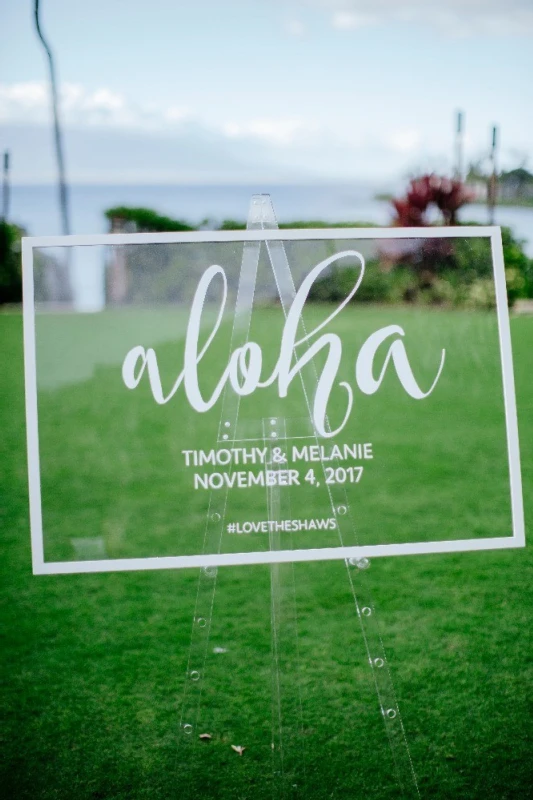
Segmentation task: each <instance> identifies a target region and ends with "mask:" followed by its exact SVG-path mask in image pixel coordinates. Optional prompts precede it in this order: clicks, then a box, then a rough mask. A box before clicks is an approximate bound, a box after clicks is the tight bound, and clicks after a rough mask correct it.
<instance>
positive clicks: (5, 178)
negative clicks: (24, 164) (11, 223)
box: [2, 150, 10, 222]
mask: <svg viewBox="0 0 533 800" xmlns="http://www.w3.org/2000/svg"><path fill="white" fill-rule="evenodd" d="M9 199H10V186H9V151H8V150H6V151H5V153H4V166H3V170H2V221H3V222H8V217H9Z"/></svg>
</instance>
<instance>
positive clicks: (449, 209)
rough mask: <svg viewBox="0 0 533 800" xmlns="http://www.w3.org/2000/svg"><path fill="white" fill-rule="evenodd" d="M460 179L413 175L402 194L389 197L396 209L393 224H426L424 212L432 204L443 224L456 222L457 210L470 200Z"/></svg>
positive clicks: (404, 225) (416, 225) (469, 193)
mask: <svg viewBox="0 0 533 800" xmlns="http://www.w3.org/2000/svg"><path fill="white" fill-rule="evenodd" d="M472 199H473V198H472V194H471V192H470V191H469V190H468V189H467V188H466V186H465V185H464V183H463V182H462V181H459V180H456V179H452V178H444V177H441V176H439V175H434V174H431V175H422V176H421V177H420V178H413V179H412V180H411V181H410V182H409V186H408V189H407V192H406V195H405V197H401V198H399V199H395V200H392V204H393V206H394V208H395V211H396V216H395V218H394V220H393V224H394V225H398V226H400V227H410V226H415V227H419V226H424V225H428V224H429V222H428V219H427V211H428V209H429V207H430V206H431V205H432V204H433V205H435V206H436V207H437V208H438V209H439V211H440V212H441V214H442V217H443V221H444V224H445V225H456V224H457V211H458V210H459V209H460V208H461V206H464V205H465V204H466V203H468V202H470V200H472Z"/></svg>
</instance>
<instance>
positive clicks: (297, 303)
mask: <svg viewBox="0 0 533 800" xmlns="http://www.w3.org/2000/svg"><path fill="white" fill-rule="evenodd" d="M342 258H351V259H354V258H355V259H357V260H358V261H359V263H360V265H361V269H360V273H359V276H358V278H357V280H356V282H355V284H354V286H353V287H352V289H351V291H350V292H349V294H348V295H347V296H346V297H345V298H344V300H343V301H342V302H341V303H340V304H339V305H338V306H337V307H336V308H335V309H334V311H332V313H331V314H330V315H329V316H328V317H327V318H326V319H325V320H324V321H323V322H321V323H320V324H319V325H317V326H316V327H315V328H313V329H312V330H311V331H310V332H309V333H306V334H305V336H302V337H300V338H297V335H298V327H299V324H300V319H301V315H302V311H303V308H304V305H305V303H306V300H307V297H308V295H309V291H310V289H311V287H312V285H313V283H314V281H315V280H316V279H317V278H318V277H319V275H320V274H321V273H322V272H323V271H324V270H325V269H327V267H329V266H330V265H331V264H333V263H334V262H336V261H340V260H341V259H342ZM364 272H365V262H364V259H363V256H362V255H361V254H360V253H358V252H357V251H356V250H345V251H343V252H341V253H336V254H335V255H333V256H330V257H329V258H326V259H325V260H324V261H321V262H320V263H319V264H317V266H316V267H314V268H313V269H312V270H311V271H310V272H309V274H308V275H307V276H306V278H305V279H304V281H303V282H302V284H301V286H300V288H299V289H298V292H297V293H296V295H295V297H294V300H293V302H292V305H291V307H290V310H289V312H288V314H287V317H286V320H285V325H284V328H283V333H282V335H281V341H280V346H279V356H278V360H277V362H276V365H275V367H274V369H273V371H272V373H271V374H270V375H269V376H268V377H267V378H266V379H264V380H261V372H262V366H263V354H262V350H261V347H260V346H259V344H257V342H247V343H246V344H245V345H243V346H242V347H237V348H236V349H235V350H234V351H233V353H232V354H231V356H230V358H229V361H228V364H227V365H226V366H225V368H224V369H223V372H222V374H221V377H220V380H219V381H218V383H217V386H216V388H215V390H214V391H213V393H212V394H211V396H210V397H208V398H204V397H203V396H202V393H201V391H200V386H199V368H200V366H201V362H202V359H203V357H204V356H205V354H206V352H207V350H208V349H209V347H210V346H211V343H212V341H213V339H214V338H215V336H216V333H217V331H218V329H219V327H220V324H221V322H222V317H223V315H224V311H225V308H226V301H227V295H228V281H227V278H226V273H225V272H224V269H223V268H222V267H220V266H219V265H218V264H213V265H212V266H210V267H209V268H208V269H206V271H205V272H204V274H203V275H202V277H201V279H200V281H199V283H198V287H197V289H196V293H195V295H194V300H193V303H192V308H191V313H190V316H189V321H188V324H187V333H186V337H185V351H184V366H183V370H182V371H181V372H180V374H179V375H178V377H177V378H176V381H175V382H174V385H173V386H172V388H171V389H170V391H169V392H168V393H167V394H165V393H164V392H163V387H162V385H161V377H160V373H159V367H158V363H157V356H156V353H155V350H154V349H153V348H151V347H150V348H148V349H145V348H144V347H142V346H141V345H138V346H136V347H133V348H132V349H131V350H130V351H129V352H128V353H127V355H126V357H125V359H124V362H123V365H122V379H123V381H124V383H125V385H126V386H127V388H128V389H135V388H136V387H137V386H138V385H139V382H140V380H141V378H142V376H143V374H144V372H145V370H147V371H148V379H149V381H150V387H151V390H152V395H153V397H154V400H155V401H156V403H158V404H159V405H164V404H165V403H168V401H169V400H170V399H171V398H172V397H173V396H174V395H175V394H176V392H177V390H178V389H179V387H180V386H181V385H182V384H183V387H184V390H185V395H186V397H187V400H188V402H189V404H190V405H191V407H192V408H193V409H194V410H195V411H197V412H198V413H200V414H201V413H204V412H206V411H209V410H210V409H211V408H212V407H213V406H214V405H215V403H216V402H217V400H218V399H219V397H220V395H221V394H222V392H223V390H224V387H225V386H226V385H227V383H228V382H229V384H230V385H231V387H232V389H233V391H234V392H236V393H237V394H238V395H240V396H241V397H244V396H246V395H251V394H253V393H254V392H255V391H256V390H257V389H263V388H265V387H267V386H271V385H272V384H275V383H276V382H277V389H278V395H279V397H280V398H283V397H286V396H287V391H288V388H289V386H290V384H291V383H292V381H293V380H294V378H295V377H296V376H297V375H299V373H300V371H301V370H302V369H303V367H304V366H305V365H306V364H308V363H309V361H311V360H312V359H313V358H314V357H315V356H316V355H317V354H318V353H320V352H321V351H324V352H325V353H326V361H325V364H324V366H323V368H322V371H321V373H320V375H319V376H318V378H317V386H316V391H315V396H314V398H313V408H312V416H313V422H314V426H315V429H316V431H317V433H318V434H319V435H320V436H323V437H325V438H329V437H332V436H335V435H337V434H338V433H340V431H342V429H343V428H344V426H345V425H346V422H347V421H348V419H349V417H350V414H351V411H352V407H353V389H352V387H351V385H350V384H349V383H347V382H346V381H339V382H338V384H337V385H338V387H339V388H341V389H342V390H343V391H344V392H345V394H346V405H345V413H344V417H343V419H342V422H341V424H340V425H339V426H338V427H337V428H336V429H334V430H331V429H329V427H328V424H327V408H328V403H329V398H330V395H331V392H332V390H333V388H334V386H335V383H336V379H337V373H338V371H339V366H340V363H341V357H342V341H341V338H340V336H338V335H337V334H335V333H331V332H327V333H323V334H322V335H321V336H319V337H318V338H316V339H314V337H315V336H316V335H317V334H318V332H319V331H321V330H323V329H324V328H325V327H326V326H327V325H328V324H329V323H330V322H331V321H332V320H333V319H334V318H335V317H336V316H337V315H338V314H339V313H340V312H341V311H342V309H343V308H344V307H345V306H346V305H347V303H349V302H350V300H351V299H352V297H353V296H354V295H355V293H356V292H357V290H358V288H359V286H360V285H361V281H362V280H363V276H364ZM217 278H218V279H219V282H220V287H221V298H220V308H219V311H218V315H217V318H216V321H215V324H214V325H213V328H212V330H211V332H210V334H209V336H208V337H207V341H206V342H205V344H204V346H203V347H202V348H201V349H199V336H200V330H201V327H202V315H203V311H204V305H205V301H206V297H207V293H208V291H209V289H210V288H211V286H212V284H213V282H214V281H215V280H216V279H217ZM403 336H405V331H404V330H403V328H401V327H400V325H387V326H385V327H384V328H380V329H379V330H377V331H375V333H372V334H371V335H370V336H369V337H368V338H367V340H366V341H365V342H364V344H363V345H362V347H361V349H360V351H359V354H358V356H357V359H356V362H355V380H356V383H357V386H358V387H359V389H360V391H361V392H363V393H364V394H367V395H372V394H375V392H377V390H378V389H379V387H380V385H381V383H382V381H383V378H384V376H385V372H386V370H387V367H388V365H389V362H391V361H392V363H393V365H394V368H395V370H396V374H397V376H398V378H399V380H400V383H401V385H402V386H403V388H404V390H405V391H406V392H407V394H409V395H410V396H411V397H413V398H414V399H415V400H421V399H423V398H425V397H427V396H428V395H430V394H431V392H432V391H433V389H434V388H435V386H436V385H437V381H438V380H439V378H440V375H441V372H442V368H443V366H444V359H445V351H444V350H442V352H441V358H440V364H439V367H438V370H437V374H436V377H435V379H434V380H433V383H432V384H431V386H430V387H429V389H428V390H427V391H425V392H424V391H423V390H422V389H421V388H420V386H419V385H418V383H417V381H416V379H415V377H414V375H413V371H412V369H411V366H410V364H409V360H408V358H407V353H406V350H405V345H404V343H403V341H402V338H401V337H403ZM312 339H314V341H312V343H311V341H310V340H312ZM306 342H307V343H308V349H307V351H306V352H305V353H304V354H303V355H302V356H301V357H299V358H298V357H296V356H295V348H297V347H299V346H300V345H302V344H304V343H306ZM385 342H387V344H388V350H387V354H386V356H385V361H384V364H383V367H382V369H381V372H380V373H379V375H378V377H377V378H376V377H374V359H375V356H376V353H377V350H378V348H379V347H380V345H382V344H383V343H385ZM293 358H296V363H294V364H293V363H292V362H293Z"/></svg>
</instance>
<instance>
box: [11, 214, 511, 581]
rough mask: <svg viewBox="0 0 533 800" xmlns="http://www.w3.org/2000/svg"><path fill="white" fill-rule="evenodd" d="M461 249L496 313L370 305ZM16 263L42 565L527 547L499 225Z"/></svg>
mask: <svg viewBox="0 0 533 800" xmlns="http://www.w3.org/2000/svg"><path fill="white" fill-rule="evenodd" d="M451 255H453V256H454V257H455V259H456V262H458V263H459V262H460V263H467V264H468V263H469V259H470V260H473V259H476V260H477V263H478V265H479V264H481V265H482V269H484V270H485V272H486V278H485V281H484V284H483V285H484V286H485V288H486V289H487V290H492V292H493V294H494V298H495V299H494V307H493V309H490V307H489V309H488V310H487V309H481V310H480V309H479V308H478V307H476V306H475V305H474V304H470V305H469V303H468V302H465V303H463V304H462V305H461V306H460V307H456V308H452V307H449V305H447V304H446V303H442V304H441V305H438V304H435V302H433V303H429V302H428V303H427V304H422V303H420V302H419V303H417V304H409V303H406V302H405V300H406V298H407V299H408V292H409V287H408V286H407V285H406V287H405V288H404V290H402V292H399V293H398V296H397V297H396V298H395V297H389V300H388V302H387V303H386V304H376V303H373V302H368V301H369V300H372V299H373V296H374V295H373V291H374V289H375V286H376V285H377V283H379V282H380V281H381V282H383V281H387V280H390V275H391V271H392V270H393V269H397V267H398V264H399V265H400V267H401V264H402V261H406V262H409V263H410V264H415V265H416V264H418V267H417V268H418V269H419V272H421V274H423V269H424V265H429V267H430V271H431V270H433V273H434V275H437V278H436V279H434V282H435V280H437V281H438V271H439V268H440V267H439V264H441V263H447V262H446V259H448V260H449V258H450V256H451ZM461 259H462V261H461ZM23 264H24V291H25V296H24V324H25V361H26V402H27V422H28V454H29V455H28V457H29V478H30V510H31V529H32V550H33V567H34V572H35V573H59V572H92V571H95V572H97V571H111V570H132V569H162V568H175V567H186V566H204V567H208V568H210V567H215V566H217V565H224V564H246V563H248V564H250V563H269V562H280V561H307V560H319V559H332V558H362V557H367V556H383V555H402V554H417V553H432V552H451V551H464V550H480V549H492V548H504V547H517V546H521V545H523V543H524V527H523V512H522V497H521V483H520V464H519V454H518V435H517V423H516V410H515V397H514V386H513V374H512V359H511V343H510V333H509V318H508V311H507V299H506V289H505V275H504V267H503V257H502V248H501V239H500V233H499V229H497V228H455V229H454V228H440V229H438V228H437V229H435V228H432V229H427V230H424V229H334V230H284V231H279V230H248V231H242V232H198V233H186V234H184V233H182V234H178V233H176V234H131V235H129V234H124V235H107V236H86V237H80V236H72V237H54V238H51V237H50V238H42V239H37V238H33V239H26V240H25V241H24V245H23ZM434 275H433V278H434ZM461 275H464V271H463V272H462V273H461ZM457 280H458V285H457V287H456V288H457V291H458V292H460V291H462V288H464V291H465V292H468V291H470V289H469V288H468V286H466V284H465V286H464V287H461V285H460V283H461V280H462V278H461V277H458V279H457ZM441 283H442V282H441ZM488 305H489V306H490V303H489V304H488ZM65 520H67V521H68V526H65V524H64V523H65ZM65 529H67V530H68V535H67V536H66V535H65Z"/></svg>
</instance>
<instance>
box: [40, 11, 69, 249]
mask: <svg viewBox="0 0 533 800" xmlns="http://www.w3.org/2000/svg"><path fill="white" fill-rule="evenodd" d="M34 12H35V13H34V16H35V28H36V30H37V35H38V37H39V39H40V40H41V43H42V45H43V47H44V50H45V52H46V55H47V57H48V66H49V71H50V90H51V95H52V113H53V116H54V143H55V151H56V160H57V173H58V184H59V208H60V212H61V225H62V229H63V233H64V234H65V235H68V234H69V233H70V215H69V205H68V192H67V182H66V178H65V161H64V158H63V141H62V136H61V127H60V124H59V103H58V99H57V85H56V74H55V67H54V59H53V56H52V51H51V49H50V46H49V44H48V42H47V41H46V39H45V38H44V36H43V34H42V31H41V25H40V22H39V0H35V7H34Z"/></svg>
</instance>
